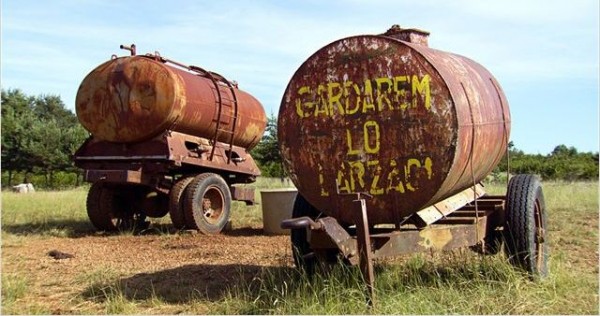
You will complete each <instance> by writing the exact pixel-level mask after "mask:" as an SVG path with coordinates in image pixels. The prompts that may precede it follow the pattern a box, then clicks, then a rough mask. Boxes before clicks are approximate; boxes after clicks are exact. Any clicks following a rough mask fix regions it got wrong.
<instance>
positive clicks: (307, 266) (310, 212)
mask: <svg viewBox="0 0 600 316" xmlns="http://www.w3.org/2000/svg"><path fill="white" fill-rule="evenodd" d="M320 213H321V212H319V210H317V209H316V208H315V207H314V206H312V205H310V204H309V203H308V201H306V199H305V198H304V197H303V196H302V195H300V194H299V193H298V194H297V195H296V200H294V208H293V209H292V218H298V217H303V216H308V217H310V218H311V219H313V220H314V219H316V218H317V217H318V216H319V214H320ZM290 240H291V242H292V254H293V257H294V264H295V265H296V267H297V268H298V269H300V270H304V271H305V272H306V273H308V274H313V273H314V272H315V267H316V265H317V262H318V259H317V257H316V256H314V255H312V256H310V257H307V255H309V254H311V253H312V252H313V251H312V249H311V248H310V243H309V242H308V240H307V231H306V228H300V229H292V230H291V232H290Z"/></svg>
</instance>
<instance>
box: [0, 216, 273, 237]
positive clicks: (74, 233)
mask: <svg viewBox="0 0 600 316" xmlns="http://www.w3.org/2000/svg"><path fill="white" fill-rule="evenodd" d="M1 228H2V230H3V231H4V232H6V233H9V234H13V235H17V236H31V235H40V236H55V237H66V238H81V237H87V236H114V235H120V234H134V235H174V234H186V233H188V232H189V231H188V232H186V231H180V230H178V229H176V228H175V227H173V225H172V224H170V223H169V224H163V223H151V224H150V226H149V227H147V228H143V229H130V230H124V231H114V232H104V231H98V230H96V228H95V227H94V226H93V225H92V224H91V223H90V222H89V221H87V220H73V219H63V220H49V221H45V222H43V223H23V224H4V223H3V224H2V227H1ZM192 233H193V234H199V235H200V233H198V232H197V231H193V232H192ZM222 234H223V235H227V236H233V237H237V236H239V237H243V236H260V235H262V234H263V231H262V229H260V228H251V227H240V228H236V229H232V230H228V231H223V232H222Z"/></svg>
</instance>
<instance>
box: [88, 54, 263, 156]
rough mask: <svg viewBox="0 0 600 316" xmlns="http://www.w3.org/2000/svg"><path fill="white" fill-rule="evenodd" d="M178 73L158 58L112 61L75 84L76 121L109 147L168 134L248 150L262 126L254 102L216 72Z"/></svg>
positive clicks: (187, 69)
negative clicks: (114, 144) (76, 85)
mask: <svg viewBox="0 0 600 316" xmlns="http://www.w3.org/2000/svg"><path fill="white" fill-rule="evenodd" d="M134 54H135V53H134V52H133V55H134ZM170 62H171V64H174V65H177V63H175V62H172V61H170ZM182 68H183V69H179V68H176V67H173V66H171V65H167V64H166V63H165V59H164V58H162V57H160V56H159V55H146V56H144V55H137V56H127V57H119V58H116V57H114V58H113V59H111V60H109V61H107V62H105V63H103V64H101V65H100V66H98V67H97V68H95V69H94V70H92V71H91V72H90V73H89V74H88V75H87V77H85V79H84V80H83V82H82V83H81V85H80V87H79V90H78V92H77V98H76V111H77V117H78V118H79V121H80V122H81V124H82V125H83V126H84V127H85V128H86V129H87V130H88V131H89V132H90V133H92V135H94V137H96V138H97V139H101V140H105V141H110V142H118V143H132V142H140V141H145V140H148V139H151V138H152V137H155V136H157V135H159V134H161V133H162V132H164V131H165V130H172V131H176V132H180V133H184V134H189V135H194V136H197V137H203V138H207V139H215V140H216V141H220V142H224V143H232V144H233V145H235V146H240V147H243V148H246V149H251V148H252V147H254V146H255V145H256V144H257V143H258V142H259V141H260V137H261V135H262V133H263V131H264V129H265V126H266V121H267V119H266V115H265V111H264V109H263V108H262V106H261V104H260V102H259V101H258V100H256V99H255V98H254V97H253V96H251V95H250V94H248V93H246V92H244V91H242V90H239V89H238V88H237V85H236V84H235V83H233V84H232V83H230V82H229V81H227V80H225V79H224V78H223V77H221V76H219V75H218V74H216V73H212V72H208V71H205V70H203V69H201V68H198V67H194V66H190V67H188V66H182ZM184 69H185V70H184ZM190 70H191V71H190Z"/></svg>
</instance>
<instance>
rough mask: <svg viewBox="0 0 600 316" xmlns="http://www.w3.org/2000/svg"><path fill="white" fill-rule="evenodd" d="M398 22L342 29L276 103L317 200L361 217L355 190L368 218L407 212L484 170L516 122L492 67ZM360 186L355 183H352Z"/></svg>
mask: <svg viewBox="0 0 600 316" xmlns="http://www.w3.org/2000/svg"><path fill="white" fill-rule="evenodd" d="M428 35H429V33H427V32H424V31H421V30H416V29H401V28H400V27H398V26H394V27H392V28H391V29H390V30H388V31H387V32H386V33H385V34H381V35H364V36H353V37H348V38H343V39H340V40H337V41H335V42H333V43H331V44H329V45H327V46H325V47H323V48H321V49H320V50H318V51H317V52H316V53H314V54H313V55H312V56H310V57H309V58H308V59H307V60H306V61H305V62H304V63H303V64H302V65H301V66H300V68H299V69H298V70H297V71H296V73H295V74H294V76H293V77H292V78H291V80H290V82H289V84H288V86H287V89H286V91H285V94H284V95H283V100H282V102H281V108H280V111H279V122H278V126H279V127H278V136H279V142H280V150H281V154H282V156H283V160H284V165H285V167H286V170H287V171H288V172H289V174H290V177H291V179H292V181H293V182H294V184H295V185H296V186H297V188H298V190H299V192H300V194H302V195H303V196H304V197H305V198H306V199H307V201H309V202H310V203H311V204H312V205H314V206H315V207H316V208H318V209H319V210H321V211H322V212H324V213H326V214H327V215H330V216H333V217H336V218H337V219H338V220H341V221H344V222H348V223H352V222H354V217H353V216H354V214H351V212H350V210H353V209H355V208H352V207H351V203H353V202H352V200H354V199H355V198H356V195H354V196H352V194H353V193H358V192H364V193H368V194H370V195H372V198H370V199H367V208H368V219H369V223H371V224H378V223H399V222H401V221H402V220H403V219H404V218H405V217H406V216H408V215H411V214H413V213H415V212H418V211H419V210H421V209H423V208H425V207H427V206H430V205H432V204H435V203H437V202H439V201H441V200H443V199H445V198H447V197H449V196H451V195H453V194H456V193H458V192H460V191H462V190H464V189H466V188H468V187H470V186H473V185H474V183H475V182H479V181H480V180H482V179H483V178H484V177H485V176H486V175H487V174H489V173H490V172H491V171H492V169H493V168H494V167H495V166H496V165H497V164H498V163H499V162H500V159H501V158H502V156H503V154H504V153H505V151H506V147H507V142H508V139H509V133H510V113H509V109H508V103H507V100H506V97H505V96H504V93H503V92H502V89H501V88H500V85H499V84H498V82H497V81H496V79H494V77H493V76H492V75H491V74H490V72H489V71H487V70H486V69H485V68H484V67H482V66H481V65H479V64H478V63H476V62H474V61H472V60H470V59H468V58H466V57H463V56H459V55H455V54H451V53H447V52H442V51H439V50H435V49H432V48H429V47H428V46H427V36H428ZM350 193H352V194H350Z"/></svg>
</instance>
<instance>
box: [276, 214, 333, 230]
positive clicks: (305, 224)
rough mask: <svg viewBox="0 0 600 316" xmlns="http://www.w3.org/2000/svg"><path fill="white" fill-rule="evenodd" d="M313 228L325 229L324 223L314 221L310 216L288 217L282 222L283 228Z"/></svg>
mask: <svg viewBox="0 0 600 316" xmlns="http://www.w3.org/2000/svg"><path fill="white" fill-rule="evenodd" d="M309 227H310V229H311V230H323V229H324V227H323V223H321V222H320V221H316V222H315V221H313V220H312V219H311V218H310V217H308V216H302V217H298V218H291V219H286V220H283V221H282V222H281V228H282V229H301V228H309Z"/></svg>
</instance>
